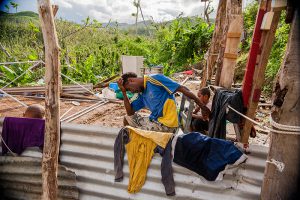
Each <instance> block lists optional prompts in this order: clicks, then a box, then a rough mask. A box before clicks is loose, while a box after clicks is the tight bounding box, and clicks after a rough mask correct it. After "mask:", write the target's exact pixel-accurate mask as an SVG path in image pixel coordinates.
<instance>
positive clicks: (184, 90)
mask: <svg viewBox="0 0 300 200" xmlns="http://www.w3.org/2000/svg"><path fill="white" fill-rule="evenodd" d="M176 92H181V93H182V94H184V95H185V96H187V97H188V98H190V99H193V100H194V101H195V103H196V104H197V105H198V106H199V107H200V108H201V111H202V115H203V116H204V115H208V116H209V115H210V110H209V109H208V108H207V107H206V106H205V105H204V104H203V103H202V102H201V101H200V99H199V98H198V97H196V95H194V94H193V93H192V92H191V91H190V90H189V89H188V88H187V87H185V86H182V85H180V86H179V87H178V88H177V90H176Z"/></svg>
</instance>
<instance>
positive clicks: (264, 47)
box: [242, 5, 281, 143]
mask: <svg viewBox="0 0 300 200" xmlns="http://www.w3.org/2000/svg"><path fill="white" fill-rule="evenodd" d="M268 6H269V9H270V5H268ZM280 14H281V11H275V12H274V16H273V20H272V24H271V28H270V30H269V31H264V32H263V33H262V38H261V43H260V46H261V54H260V59H259V61H258V63H257V66H259V67H256V68H255V72H254V77H253V80H255V81H253V87H252V90H251V95H250V101H249V103H248V110H247V113H246V116H248V117H250V118H251V119H254V117H255V113H256V109H257V106H258V103H259V98H257V96H258V97H259V96H260V95H257V91H259V92H260V91H261V88H262V86H263V83H264V81H265V70H266V66H267V64H268V58H269V55H270V52H271V49H272V45H273V41H274V38H275V32H276V29H277V25H278V22H279V19H280ZM254 97H255V98H254ZM251 127H252V122H250V121H248V120H247V121H245V125H244V127H243V131H242V142H243V143H248V139H249V135H250V130H251Z"/></svg>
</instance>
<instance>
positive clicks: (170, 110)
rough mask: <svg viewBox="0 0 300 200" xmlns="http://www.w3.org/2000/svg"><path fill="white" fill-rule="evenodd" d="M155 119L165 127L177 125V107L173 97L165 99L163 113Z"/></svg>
mask: <svg viewBox="0 0 300 200" xmlns="http://www.w3.org/2000/svg"><path fill="white" fill-rule="evenodd" d="M157 120H158V121H159V122H160V123H162V124H163V125H165V126H167V127H172V128H175V127H178V115H177V108H176V104H175V101H174V100H173V99H167V100H166V102H165V104H164V108H163V115H162V117H159V118H158V119H157Z"/></svg>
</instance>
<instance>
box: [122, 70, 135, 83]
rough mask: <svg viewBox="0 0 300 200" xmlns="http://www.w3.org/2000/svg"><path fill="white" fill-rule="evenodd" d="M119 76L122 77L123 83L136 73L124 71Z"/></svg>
mask: <svg viewBox="0 0 300 200" xmlns="http://www.w3.org/2000/svg"><path fill="white" fill-rule="evenodd" d="M121 77H122V79H123V85H125V84H126V83H127V81H128V78H136V77H137V75H136V73H134V72H126V73H125V74H123V75H122V76H121Z"/></svg>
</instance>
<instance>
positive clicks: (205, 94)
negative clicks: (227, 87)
mask: <svg viewBox="0 0 300 200" xmlns="http://www.w3.org/2000/svg"><path fill="white" fill-rule="evenodd" d="M197 96H198V97H199V99H200V101H201V102H202V103H203V104H205V105H206V104H207V103H208V101H209V98H210V90H209V88H207V87H205V88H201V89H200V90H199V91H198V95H197Z"/></svg>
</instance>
